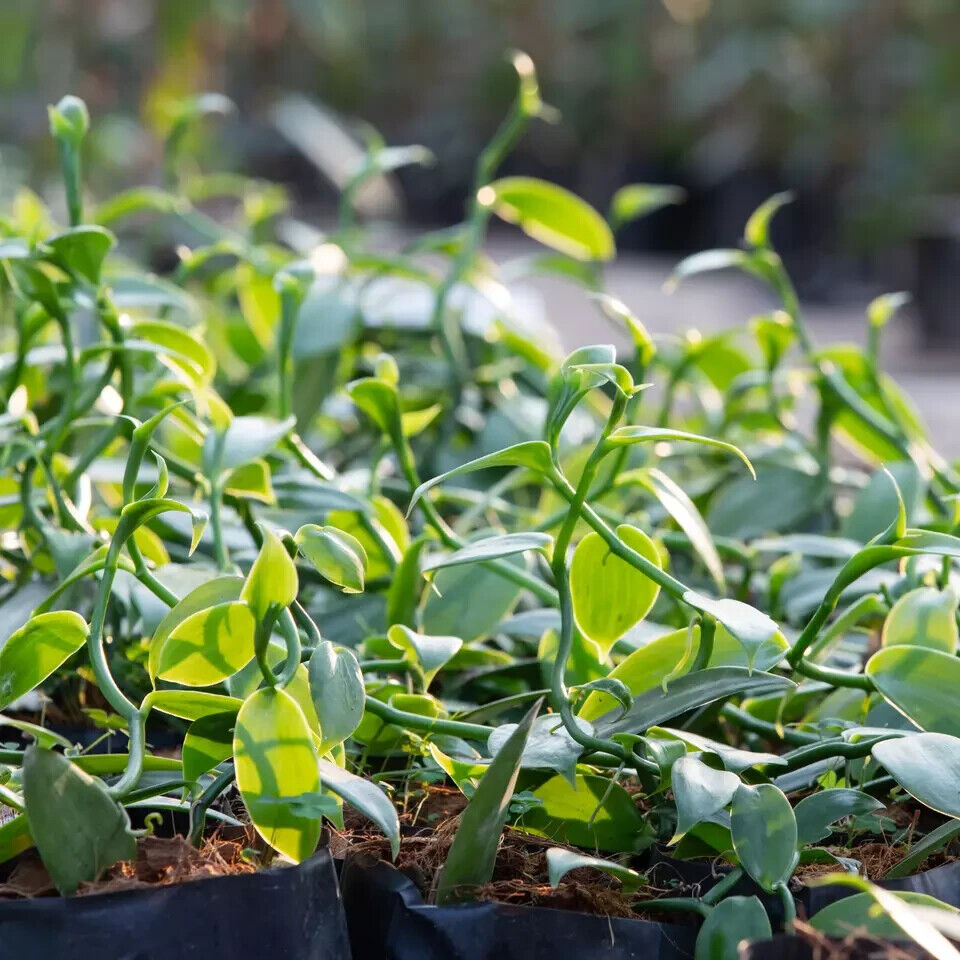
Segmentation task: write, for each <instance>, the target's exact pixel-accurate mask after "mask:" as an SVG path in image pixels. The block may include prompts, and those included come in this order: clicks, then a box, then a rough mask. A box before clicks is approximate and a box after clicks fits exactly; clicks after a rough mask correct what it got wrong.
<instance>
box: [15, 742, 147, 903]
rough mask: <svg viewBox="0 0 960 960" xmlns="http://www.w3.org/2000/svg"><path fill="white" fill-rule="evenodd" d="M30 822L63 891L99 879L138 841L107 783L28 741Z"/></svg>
mask: <svg viewBox="0 0 960 960" xmlns="http://www.w3.org/2000/svg"><path fill="white" fill-rule="evenodd" d="M23 794H24V800H25V805H26V815H27V823H28V824H29V826H30V835H31V836H32V837H33V840H34V843H35V844H36V845H37V850H38V851H39V853H40V856H41V858H42V859H43V863H44V866H45V867H46V868H47V871H48V872H49V874H50V877H51V879H52V880H53V882H54V883H55V884H56V886H57V889H58V890H59V891H60V892H61V893H62V894H64V895H65V896H66V895H68V894H71V893H74V892H75V891H76V889H77V887H78V886H79V885H80V884H81V883H84V882H86V881H93V880H96V879H97V878H98V877H99V876H100V874H101V873H102V872H103V871H104V870H105V869H106V868H107V867H109V866H112V865H113V864H114V863H116V862H117V861H118V860H132V859H134V858H135V857H136V855H137V845H136V840H135V839H134V835H133V833H132V831H131V829H130V818H129V817H128V816H127V812H126V810H124V809H123V807H122V806H120V804H119V803H117V801H116V800H114V799H113V798H112V797H111V796H110V794H109V793H107V790H106V787H105V786H104V785H103V783H102V782H101V781H99V780H96V779H95V778H93V777H91V776H90V775H89V774H88V773H84V771H82V770H81V769H80V768H79V767H77V766H76V765H75V764H73V763H71V762H70V760H68V759H67V758H66V757H65V756H63V755H62V754H60V753H55V752H54V751H53V750H46V749H44V748H43V747H38V746H30V747H28V748H27V751H26V754H25V756H24V760H23Z"/></svg>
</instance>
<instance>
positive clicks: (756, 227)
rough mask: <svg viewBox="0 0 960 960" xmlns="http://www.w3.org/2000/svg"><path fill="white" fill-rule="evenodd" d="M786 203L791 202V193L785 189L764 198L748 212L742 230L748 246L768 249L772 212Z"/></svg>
mask: <svg viewBox="0 0 960 960" xmlns="http://www.w3.org/2000/svg"><path fill="white" fill-rule="evenodd" d="M788 203H793V194H792V193H791V192H790V191H789V190H787V191H784V192H783V193H775V194H774V195H773V196H772V197H769V198H768V199H767V200H764V201H763V203H761V204H760V206H759V207H757V209H756V210H754V211H753V213H752V214H750V219H749V220H747V225H746V228H745V229H744V231H743V239H744V240H745V241H746V243H747V246H748V247H759V248H761V249H769V247H770V221H771V220H772V219H773V217H774V214H776V212H777V211H778V210H779V209H780V208H781V207H783V206H786V205H787V204H788Z"/></svg>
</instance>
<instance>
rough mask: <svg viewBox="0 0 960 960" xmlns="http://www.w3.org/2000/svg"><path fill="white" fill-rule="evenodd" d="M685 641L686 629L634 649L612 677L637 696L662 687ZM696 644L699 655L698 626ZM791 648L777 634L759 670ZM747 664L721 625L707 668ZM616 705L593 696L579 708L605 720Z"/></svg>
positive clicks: (758, 660)
mask: <svg viewBox="0 0 960 960" xmlns="http://www.w3.org/2000/svg"><path fill="white" fill-rule="evenodd" d="M686 640H687V628H686V627H684V628H683V629H682V630H674V631H672V632H671V633H666V634H664V635H663V636H660V637H657V638H656V639H654V640H651V641H650V642H649V643H645V644H644V645H643V646H642V647H639V648H638V649H637V650H634V652H633V653H631V654H630V655H629V656H628V657H627V658H626V659H625V660H623V661H621V662H620V663H619V664H618V665H617V666H616V667H614V668H613V670H611V671H610V674H609V676H610V677H611V678H613V679H616V680H620V681H621V682H622V683H624V684H625V685H626V686H627V689H628V690H629V691H630V693H632V694H633V696H634V697H636V696H638V695H639V694H641V693H644V692H645V691H647V690H652V689H653V688H654V687H659V686H660V685H661V683H662V682H663V680H664V678H666V677H667V676H669V675H670V673H671V672H672V671H673V669H674V668H675V666H676V665H677V664H678V663H679V662H680V659H681V658H682V657H683V656H684V653H685V647H686ZM693 643H694V651H693V652H694V654H696V650H697V649H699V646H700V628H699V627H694V629H693ZM788 647H789V644H788V643H787V640H786V638H785V637H784V636H783V634H782V633H778V634H777V635H776V636H775V637H773V638H772V639H771V640H770V641H769V642H768V643H767V644H765V645H764V646H763V647H762V648H761V649H760V651H759V652H758V653H757V655H756V657H755V658H754V666H755V667H756V668H757V669H759V670H769V669H770V668H771V667H772V666H774V665H775V664H777V663H779V662H780V660H782V659H783V655H784V652H785V651H786V650H787V648H788ZM746 665H747V657H746V654H745V653H744V651H743V648H742V647H741V645H740V642H739V641H738V640H737V639H736V638H735V637H733V636H732V635H731V634H730V633H728V632H727V630H726V628H725V627H723V625H718V627H717V629H716V632H715V633H714V638H713V653H712V655H711V657H710V662H709V664H708V666H710V667H726V666H735V667H740V666H743V667H745V666H746ZM614 706H615V702H614V701H613V699H612V698H610V697H608V696H607V695H606V694H603V693H599V692H597V693H592V694H590V696H589V697H587V699H586V701H585V702H584V704H583V706H582V707H581V708H580V710H579V714H580V716H581V717H583V718H584V719H586V720H596V719H597V717H602V716H603V715H604V714H605V713H608V712H609V711H610V710H612V709H613V708H614Z"/></svg>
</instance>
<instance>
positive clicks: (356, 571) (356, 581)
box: [293, 523, 367, 593]
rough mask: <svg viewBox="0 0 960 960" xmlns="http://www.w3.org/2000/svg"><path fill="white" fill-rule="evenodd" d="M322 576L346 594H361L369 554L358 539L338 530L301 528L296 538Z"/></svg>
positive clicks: (306, 525) (334, 528) (314, 527)
mask: <svg viewBox="0 0 960 960" xmlns="http://www.w3.org/2000/svg"><path fill="white" fill-rule="evenodd" d="M293 539H294V540H295V541H296V543H297V546H299V547H300V552H301V553H302V554H303V555H304V556H305V557H306V558H307V559H308V560H309V561H310V562H311V563H312V564H313V565H314V567H316V569H317V570H318V572H319V573H320V575H321V576H323V577H325V578H326V579H327V580H329V581H330V582H331V583H333V584H336V586H338V587H340V589H341V590H343V592H344V593H362V592H363V581H364V576H365V575H366V569H367V551H366V550H364V549H363V544H361V543H360V541H359V540H357V538H356V537H352V536H350V534H349V533H345V532H344V531H343V530H338V529H337V528H336V527H318V526H317V525H316V524H315V523H308V524H305V525H304V526H302V527H301V528H300V529H299V530H298V531H297V532H296V535H295V536H294V538H293Z"/></svg>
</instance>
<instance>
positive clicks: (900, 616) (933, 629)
mask: <svg viewBox="0 0 960 960" xmlns="http://www.w3.org/2000/svg"><path fill="white" fill-rule="evenodd" d="M881 642H882V644H883V646H885V647H892V646H896V645H898V644H913V645H914V646H919V647H930V648H931V649H932V650H940V651H941V652H943V653H949V654H954V653H956V652H957V642H958V633H957V594H956V593H954V591H953V590H952V589H950V588H948V589H946V590H935V589H934V588H933V587H919V588H918V589H916V590H911V591H909V592H908V593H905V594H904V595H903V596H902V597H900V599H899V600H898V601H897V602H896V603H895V604H894V605H893V607H892V608H891V610H890V613H889V615H888V616H887V619H886V622H885V623H884V625H883V636H882V639H881Z"/></svg>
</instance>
